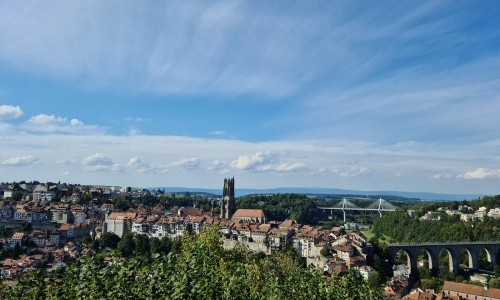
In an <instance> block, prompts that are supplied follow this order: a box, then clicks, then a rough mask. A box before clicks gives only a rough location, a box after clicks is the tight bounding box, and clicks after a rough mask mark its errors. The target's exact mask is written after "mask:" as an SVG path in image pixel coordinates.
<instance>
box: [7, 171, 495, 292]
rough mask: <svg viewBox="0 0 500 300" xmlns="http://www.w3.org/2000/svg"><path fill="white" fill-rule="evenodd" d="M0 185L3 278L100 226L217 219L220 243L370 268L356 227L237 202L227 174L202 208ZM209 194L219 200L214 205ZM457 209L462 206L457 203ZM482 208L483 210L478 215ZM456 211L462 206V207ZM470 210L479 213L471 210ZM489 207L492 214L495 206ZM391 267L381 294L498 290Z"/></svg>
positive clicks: (322, 264) (84, 190) (155, 233)
mask: <svg viewBox="0 0 500 300" xmlns="http://www.w3.org/2000/svg"><path fill="white" fill-rule="evenodd" d="M1 193H2V201H1V202H0V226H1V227H2V228H3V232H2V236H3V237H2V238H1V239H0V249H2V259H3V261H2V262H1V265H0V276H1V278H2V280H7V281H13V280H15V279H17V278H22V277H23V276H24V275H26V274H27V273H28V272H29V271H30V270H34V269H37V268H42V267H43V268H46V269H47V270H49V271H50V270H54V269H57V268H60V267H62V266H64V265H65V264H67V263H69V262H73V261H75V260H77V259H78V257H80V256H88V255H92V254H94V251H93V249H92V248H91V247H89V242H91V241H93V240H96V239H100V238H101V237H102V236H103V235H104V234H114V235H116V236H118V237H120V238H121V237H123V236H124V235H125V234H127V233H132V234H133V235H145V236H147V237H149V238H158V239H162V238H169V239H176V238H179V237H181V236H183V235H185V234H188V233H189V234H198V233H200V232H201V231H202V230H203V229H204V228H206V227H209V226H217V227H218V229H219V231H220V233H221V237H222V242H223V247H224V248H225V249H233V248H234V247H236V246H237V245H241V246H243V247H246V248H248V249H250V250H251V251H255V252H262V253H264V254H267V255H269V254H271V253H273V252H275V251H280V250H283V249H286V248H289V249H293V250H295V251H296V253H297V254H298V255H300V256H301V257H303V258H304V259H305V262H306V265H307V266H314V267H316V268H318V269H321V270H322V271H323V272H324V274H325V275H328V276H329V275H332V274H335V275H340V276H341V275H343V274H346V273H347V272H348V271H349V270H353V271H354V272H356V273H357V274H359V276H362V277H363V278H364V279H365V280H370V278H371V277H372V276H377V272H376V271H375V269H374V268H373V267H372V266H370V265H368V264H367V261H368V260H369V258H370V255H371V247H370V244H369V242H368V240H367V238H366V237H365V236H364V235H363V233H362V232H360V231H359V230H346V229H345V228H344V227H341V226H338V227H332V228H330V229H326V228H323V227H321V226H311V225H308V224H299V223H297V222H296V221H294V220H289V219H287V220H284V221H276V220H269V219H268V218H267V217H266V215H265V213H264V211H263V210H261V209H241V208H240V209H237V208H236V200H235V196H234V178H233V179H225V181H224V188H223V194H222V197H221V198H218V199H213V201H212V207H211V209H210V210H209V211H203V210H202V209H201V208H199V207H196V203H193V205H192V206H189V207H188V206H185V207H184V206H183V207H177V206H173V207H170V208H165V206H164V205H162V203H158V204H156V205H155V206H152V207H151V206H147V205H142V204H141V205H139V206H138V207H136V208H128V209H127V210H121V209H119V208H117V207H115V206H114V205H113V203H112V201H102V199H108V200H111V199H112V198H114V197H119V196H120V195H129V196H131V197H132V199H133V198H134V197H140V196H141V195H142V194H144V193H148V194H149V193H155V192H154V191H153V192H151V191H146V190H135V191H133V190H132V189H130V188H121V187H105V186H85V187H83V186H78V187H77V186H69V185H64V184H63V185H61V184H53V183H36V184H28V183H13V184H4V185H2V186H1ZM84 197H85V198H86V199H85V200H83V198H84ZM216 202H219V203H220V205H218V206H219V207H217V208H216V207H215V205H216ZM216 210H217V211H219V212H218V213H216ZM464 210H468V209H467V208H461V209H459V211H464ZM497 210H498V209H497ZM445 212H446V213H447V214H448V213H451V212H448V211H447V210H446V211H445ZM453 213H454V212H453ZM460 213H461V212H460ZM489 214H490V212H484V213H483V216H485V215H489ZM427 215H432V213H431V212H429V213H427V214H426V216H427ZM463 215H467V214H462V213H461V216H463ZM473 215H474V216H477V217H478V218H480V216H479V213H478V212H474V213H473ZM492 215H493V216H494V217H497V214H496V210H493V214H492ZM424 217H425V216H424ZM423 220H424V219H423ZM464 221H466V220H464ZM393 273H394V274H393V277H392V278H390V279H389V280H388V281H387V283H386V285H385V287H384V295H385V297H386V299H467V298H465V296H460V295H459V294H460V293H462V292H463V293H465V294H467V295H476V294H477V295H483V297H484V298H474V299H496V298H494V297H491V296H488V295H490V294H492V293H493V294H495V293H496V294H495V295H498V291H499V290H496V289H488V291H489V292H487V293H486V292H484V290H482V291H481V293H476V294H473V293H472V292H471V291H476V290H477V291H479V290H478V289H477V288H476V287H475V286H472V288H471V289H472V290H471V291H469V290H468V289H469V288H468V287H467V286H468V285H456V284H454V283H447V284H445V287H446V288H448V289H445V288H443V290H442V291H441V292H435V291H432V290H425V291H424V290H419V289H415V290H410V287H411V282H410V274H409V272H408V270H407V269H406V268H405V267H404V265H402V266H400V268H395V269H394V272H393ZM461 291H462V292H461ZM454 293H455V294H454ZM465 294H464V295H465ZM493 294H492V295H493ZM422 295H423V296H422ZM422 297H424V298H422ZM457 297H458V298H457ZM460 297H462V298H460ZM488 297H490V298H488Z"/></svg>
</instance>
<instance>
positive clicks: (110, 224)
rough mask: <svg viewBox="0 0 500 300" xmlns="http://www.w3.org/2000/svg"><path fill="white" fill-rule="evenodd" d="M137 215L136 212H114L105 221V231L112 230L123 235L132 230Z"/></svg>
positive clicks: (120, 235)
mask: <svg viewBox="0 0 500 300" xmlns="http://www.w3.org/2000/svg"><path fill="white" fill-rule="evenodd" d="M135 216H136V214H135V213H127V212H124V213H118V212H113V213H111V214H110V215H109V216H107V217H106V221H104V228H103V232H104V233H106V232H111V233H114V234H116V235H117V236H119V237H122V236H123V235H124V234H125V233H127V232H131V231H132V220H133V219H134V218H135Z"/></svg>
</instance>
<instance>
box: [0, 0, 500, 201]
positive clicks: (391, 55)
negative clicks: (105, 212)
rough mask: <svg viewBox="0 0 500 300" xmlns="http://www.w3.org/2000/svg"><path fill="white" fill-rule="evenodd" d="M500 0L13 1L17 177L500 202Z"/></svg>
mask: <svg viewBox="0 0 500 300" xmlns="http://www.w3.org/2000/svg"><path fill="white" fill-rule="evenodd" d="M499 70H500V3H499V2H498V1H413V2H409V1H405V2H401V1H377V2H372V3H371V2H366V1H323V2H322V1H314V2H311V1H297V2H294V1H274V2H272V3H264V2H256V1H210V2H205V1H199V2H198V1H190V2H188V1H168V2H166V3H159V2H150V3H141V4H138V3H137V2H133V1H106V2H102V1H71V2H61V1H26V2H22V3H21V2H19V1H2V3H0V148H1V149H2V150H1V151H0V179H1V181H12V180H23V179H25V180H31V179H38V180H61V181H63V182H80V183H89V184H90V183H99V184H110V185H133V186H157V185H167V186H189V187H219V186H220V185H221V182H222V178H224V176H235V177H236V178H237V182H238V185H240V186H241V187H255V188H259V187H262V188H267V187H285V186H286V187H300V186H313V187H336V188H350V189H370V190H374V189H375V190H387V189H390V190H407V191H432V192H447V193H485V194H495V193H500V190H499V186H500V184H499V183H500V150H499V149H500V147H499V146H500V133H499V132H500V122H498V121H497V119H498V117H497V114H498V112H500V72H499Z"/></svg>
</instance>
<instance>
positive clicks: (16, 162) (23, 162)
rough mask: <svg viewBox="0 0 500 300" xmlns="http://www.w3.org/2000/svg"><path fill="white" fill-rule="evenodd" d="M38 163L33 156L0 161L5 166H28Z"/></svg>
mask: <svg viewBox="0 0 500 300" xmlns="http://www.w3.org/2000/svg"><path fill="white" fill-rule="evenodd" d="M35 162H37V159H36V158H34V157H33V156H31V155H26V156H14V157H9V158H7V159H4V160H2V161H0V165H4V166H27V165H31V164H33V163H35Z"/></svg>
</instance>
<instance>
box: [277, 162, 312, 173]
mask: <svg viewBox="0 0 500 300" xmlns="http://www.w3.org/2000/svg"><path fill="white" fill-rule="evenodd" d="M304 169H306V165H305V164H303V163H293V164H286V163H284V164H279V165H277V166H276V167H275V168H274V171H276V172H295V171H300V170H304Z"/></svg>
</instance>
